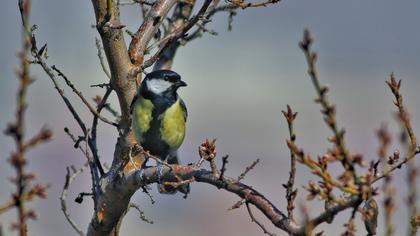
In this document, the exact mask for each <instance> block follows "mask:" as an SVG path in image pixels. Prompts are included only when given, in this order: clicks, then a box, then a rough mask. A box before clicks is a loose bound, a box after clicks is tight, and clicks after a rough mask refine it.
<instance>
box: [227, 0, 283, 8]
mask: <svg viewBox="0 0 420 236" xmlns="http://www.w3.org/2000/svg"><path fill="white" fill-rule="evenodd" d="M280 1H281V0H266V1H264V2H260V3H251V2H248V3H246V2H245V1H243V0H227V2H229V3H231V4H232V5H235V6H238V7H240V8H242V9H245V8H249V7H254V8H255V7H266V6H268V5H269V4H274V3H278V2H280Z"/></svg>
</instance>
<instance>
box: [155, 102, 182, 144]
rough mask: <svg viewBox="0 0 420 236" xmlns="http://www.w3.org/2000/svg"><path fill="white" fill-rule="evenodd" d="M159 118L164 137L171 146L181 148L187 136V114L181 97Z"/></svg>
mask: <svg viewBox="0 0 420 236" xmlns="http://www.w3.org/2000/svg"><path fill="white" fill-rule="evenodd" d="M159 119H161V127H160V133H161V136H162V139H163V140H165V142H166V143H167V144H168V145H169V146H170V147H171V148H174V149H177V148H179V146H181V144H182V141H184V137H185V115H184V111H183V109H182V107H181V105H180V101H179V99H178V100H177V101H176V102H175V103H174V104H172V106H170V107H169V108H168V109H167V110H166V111H165V112H164V113H163V114H162V115H160V116H159Z"/></svg>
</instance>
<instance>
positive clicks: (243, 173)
mask: <svg viewBox="0 0 420 236" xmlns="http://www.w3.org/2000/svg"><path fill="white" fill-rule="evenodd" d="M259 162H260V159H259V158H257V160H255V161H254V162H252V164H251V165H250V166H247V167H246V168H245V171H244V172H242V173H241V174H240V175H239V176H238V179H237V181H238V182H239V181H241V180H242V179H244V178H245V175H246V174H248V172H249V171H250V170H252V169H254V167H255V166H256V165H257V164H258V163H259Z"/></svg>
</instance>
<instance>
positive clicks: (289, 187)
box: [282, 105, 297, 221]
mask: <svg viewBox="0 0 420 236" xmlns="http://www.w3.org/2000/svg"><path fill="white" fill-rule="evenodd" d="M282 113H283V115H284V117H285V118H286V121H287V125H288V127H289V138H290V142H291V143H293V144H294V143H295V141H296V135H295V132H294V130H293V121H294V120H295V119H296V116H297V112H293V110H292V108H290V106H289V105H287V112H286V111H282ZM295 175H296V156H295V154H294V152H293V151H292V150H290V173H289V180H288V181H287V183H286V184H284V185H283V187H285V188H286V200H287V216H288V217H289V219H290V220H292V221H293V220H294V217H293V209H294V208H295V206H294V203H293V202H294V200H295V198H296V196H297V189H293V188H294V187H293V186H294V183H295Z"/></svg>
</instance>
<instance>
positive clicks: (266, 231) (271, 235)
mask: <svg viewBox="0 0 420 236" xmlns="http://www.w3.org/2000/svg"><path fill="white" fill-rule="evenodd" d="M245 205H246V209H247V210H248V214H249V217H251V221H252V222H255V224H257V225H258V226H259V227H260V228H261V229H262V230H263V232H264V234H268V235H270V236H276V234H273V233H270V232H269V231H268V230H267V229H266V228H265V226H264V225H263V224H262V223H260V222H259V221H258V220H257V219H256V218H255V217H254V214H252V211H251V207H250V206H249V204H248V203H247V202H246V203H245Z"/></svg>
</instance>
